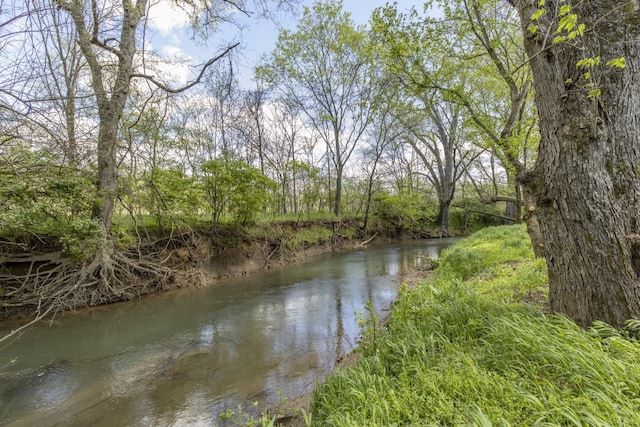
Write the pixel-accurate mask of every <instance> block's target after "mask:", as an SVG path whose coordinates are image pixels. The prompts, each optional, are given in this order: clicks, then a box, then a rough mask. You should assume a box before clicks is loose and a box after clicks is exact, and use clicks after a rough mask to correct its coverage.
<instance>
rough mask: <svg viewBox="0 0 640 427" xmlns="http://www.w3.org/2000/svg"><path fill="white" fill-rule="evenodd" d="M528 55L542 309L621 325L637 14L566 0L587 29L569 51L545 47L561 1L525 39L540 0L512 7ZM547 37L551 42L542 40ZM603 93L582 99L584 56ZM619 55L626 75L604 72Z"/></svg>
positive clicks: (635, 276) (634, 158)
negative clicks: (534, 109) (544, 278)
mask: <svg viewBox="0 0 640 427" xmlns="http://www.w3.org/2000/svg"><path fill="white" fill-rule="evenodd" d="M511 3H512V4H513V5H514V6H516V7H517V8H518V10H519V13H520V16H521V24H522V27H523V33H524V35H525V47H526V49H527V53H528V54H529V56H530V58H531V67H532V70H533V75H534V80H535V92H536V103H537V105H538V111H539V118H540V132H541V141H540V148H539V156H538V162H537V164H536V168H535V170H534V172H533V173H531V174H529V175H528V176H527V179H526V180H525V181H526V182H527V184H529V186H530V188H531V189H532V192H533V194H534V196H535V198H536V202H537V203H536V204H537V207H538V217H539V220H540V228H541V230H542V234H543V238H544V241H545V253H546V258H547V265H548V272H549V285H550V294H549V299H550V305H551V309H552V310H553V311H555V312H560V313H565V314H567V315H568V316H569V317H571V318H572V319H574V320H575V321H576V322H577V323H578V324H580V325H582V326H588V325H590V324H591V323H592V322H593V321H594V320H602V321H604V322H607V323H609V324H612V325H614V326H621V325H622V324H623V323H624V321H625V320H627V319H630V318H640V279H639V275H640V270H638V268H637V267H636V266H635V263H634V253H636V251H637V245H638V241H637V240H636V236H637V235H638V234H639V227H640V117H639V113H640V50H639V49H640V39H639V33H640V30H639V25H640V13H639V11H638V3H637V2H635V1H634V2H631V1H620V0H608V1H604V0H598V1H596V0H592V1H582V2H566V3H562V4H569V3H570V4H571V6H572V10H573V12H575V13H577V15H578V22H584V23H585V24H586V28H587V31H586V32H585V34H584V37H581V38H579V39H578V40H577V43H576V44H577V46H576V44H569V43H560V44H556V45H552V41H551V40H552V39H553V37H554V36H555V35H554V31H555V29H556V28H557V22H558V14H557V10H558V7H559V6H560V5H561V4H559V1H547V2H546V5H545V8H546V9H547V13H546V14H545V15H544V16H543V17H542V18H541V19H540V20H539V21H538V25H539V30H538V33H537V34H536V35H532V34H531V33H530V32H529V31H528V30H527V28H528V27H529V26H530V25H531V20H530V17H531V15H532V14H533V13H534V12H535V11H536V9H537V8H538V1H537V0H535V1H532V0H513V1H511ZM547 34H550V36H548V37H547V36H545V35H547ZM596 56H599V57H601V58H602V65H600V66H598V67H595V68H594V69H592V70H591V73H592V76H593V77H592V79H593V80H594V81H595V83H596V84H597V85H598V87H599V88H600V89H601V95H600V96H599V97H596V98H589V97H588V91H589V88H588V87H587V84H588V81H587V80H585V76H584V73H585V71H588V70H587V69H585V68H582V67H578V66H577V65H576V63H577V62H578V61H579V60H580V59H583V58H589V57H596ZM619 57H624V58H626V64H627V65H626V68H624V69H620V68H614V67H610V66H607V65H605V63H606V62H607V61H609V60H611V59H614V58H619Z"/></svg>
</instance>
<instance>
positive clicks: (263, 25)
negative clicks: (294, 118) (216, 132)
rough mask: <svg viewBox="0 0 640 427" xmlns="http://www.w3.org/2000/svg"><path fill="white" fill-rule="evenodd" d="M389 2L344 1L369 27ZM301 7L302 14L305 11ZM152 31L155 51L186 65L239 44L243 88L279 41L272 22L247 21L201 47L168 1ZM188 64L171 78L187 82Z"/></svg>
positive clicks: (155, 11)
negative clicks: (375, 13)
mask: <svg viewBox="0 0 640 427" xmlns="http://www.w3.org/2000/svg"><path fill="white" fill-rule="evenodd" d="M395 1H396V2H397V4H398V8H399V9H400V10H402V11H404V10H408V9H409V8H411V6H414V5H415V6H416V7H419V6H421V5H422V4H423V3H422V1H420V0H395ZM313 3H314V1H313V0H303V1H302V5H307V6H311V5H312V4H313ZM386 3H387V0H343V7H344V9H345V10H346V11H347V12H349V13H350V14H351V18H352V19H353V21H354V22H355V23H356V24H357V25H361V24H366V23H367V22H368V20H369V17H370V16H371V12H372V11H373V10H374V9H375V8H376V7H380V6H384V5H385V4H386ZM302 5H300V6H299V10H300V11H302ZM150 17H151V24H150V25H151V27H152V29H153V30H154V31H155V34H153V35H152V37H151V38H150V44H151V45H152V47H153V48H154V49H155V50H156V51H158V52H160V53H161V54H162V55H164V56H168V57H175V58H179V59H183V60H184V61H185V62H186V63H188V62H190V63H192V64H199V63H202V62H204V61H206V60H207V59H208V58H209V57H212V56H215V53H216V51H217V49H218V48H219V47H221V46H225V45H226V43H228V42H229V41H240V42H241V43H242V45H241V49H240V50H239V55H240V56H239V62H240V64H239V69H237V72H238V73H239V74H240V83H241V85H242V86H244V87H248V86H249V85H250V84H251V80H250V79H251V75H252V69H253V67H254V65H255V64H256V63H257V61H258V60H259V58H260V56H261V55H263V54H268V53H269V52H271V50H272V49H273V48H274V47H275V43H276V40H277V37H278V26H277V24H276V23H274V22H271V21H265V20H261V21H255V20H247V27H246V28H244V29H242V30H239V29H237V28H232V27H229V28H225V29H223V32H222V33H221V34H217V35H216V37H214V38H212V39H211V40H210V41H209V42H208V44H207V46H198V45H197V44H196V43H195V42H194V41H193V40H192V39H191V37H190V36H189V32H188V29H187V27H186V25H187V24H186V21H185V18H184V16H181V14H180V13H179V12H178V11H176V10H172V9H171V8H170V6H169V3H168V2H166V0H163V1H161V2H159V3H158V4H157V5H155V6H153V8H152V9H151V13H150ZM277 20H278V21H279V24H280V25H283V26H285V27H287V28H292V29H293V28H295V24H296V22H297V20H298V17H297V16H291V15H290V14H284V13H283V14H280V15H278V17H277ZM186 63H185V64H184V65H182V66H173V67H172V68H171V72H172V74H174V73H175V74H176V76H177V77H176V78H177V79H180V77H182V78H185V80H186V78H187V74H188V68H187V66H186Z"/></svg>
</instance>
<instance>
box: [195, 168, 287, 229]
mask: <svg viewBox="0 0 640 427" xmlns="http://www.w3.org/2000/svg"><path fill="white" fill-rule="evenodd" d="M202 172H203V175H204V177H203V187H204V192H205V198H206V201H207V203H209V206H210V208H211V214H212V219H213V222H214V223H217V222H220V220H221V219H222V218H223V216H224V215H225V214H227V213H228V214H230V215H231V216H232V217H233V218H234V220H235V221H236V222H238V223H242V224H246V223H247V222H250V221H252V220H254V219H255V217H256V215H257V214H258V213H260V212H261V211H262V210H263V209H265V207H266V205H267V203H268V202H269V201H270V199H271V192H272V191H275V189H276V185H275V183H274V182H273V181H271V180H270V179H269V178H267V177H266V176H265V175H264V174H263V173H262V172H260V170H259V169H256V168H254V167H251V166H250V165H248V164H247V163H245V162H243V161H241V160H232V159H229V158H227V157H222V158H218V159H214V160H210V161H208V162H206V163H203V164H202Z"/></svg>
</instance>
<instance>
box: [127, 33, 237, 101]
mask: <svg viewBox="0 0 640 427" xmlns="http://www.w3.org/2000/svg"><path fill="white" fill-rule="evenodd" d="M238 45H240V43H235V44H233V45H231V46H228V47H227V48H226V49H225V50H224V52H222V53H221V54H220V55H218V56H216V57H215V58H211V59H210V60H208V61H207V63H206V64H204V65H203V66H202V69H201V70H200V74H198V77H196V79H195V80H193V81H192V82H190V83H187V84H186V85H185V86H182V87H179V88H172V87H169V86H167V85H166V84H164V83H162V82H160V81H158V80H157V79H156V78H155V77H153V76H150V75H148V74H140V73H132V74H131V78H132V79H133V78H135V77H139V78H142V79H145V80H148V81H150V82H151V83H153V84H154V85H155V86H157V87H158V88H159V89H162V90H163V91H165V92H167V93H180V92H184V91H185V90H187V89H190V88H192V87H193V86H195V85H197V84H198V83H200V81H201V80H202V76H204V73H205V72H206V71H207V69H208V68H209V67H210V66H212V65H213V64H215V63H216V62H218V61H219V60H221V59H222V58H224V57H225V56H226V55H227V54H228V53H229V52H231V51H232V50H233V49H235V48H236V47H238Z"/></svg>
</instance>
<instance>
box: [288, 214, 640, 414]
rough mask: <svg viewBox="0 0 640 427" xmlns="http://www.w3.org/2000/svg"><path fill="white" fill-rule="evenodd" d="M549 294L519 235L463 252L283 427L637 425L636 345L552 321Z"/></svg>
mask: <svg viewBox="0 0 640 427" xmlns="http://www.w3.org/2000/svg"><path fill="white" fill-rule="evenodd" d="M546 283H547V278H546V267H545V263H544V260H540V259H535V258H534V257H533V253H532V250H531V247H530V243H529V240H528V237H527V235H526V232H525V230H524V228H523V227H517V226H514V227H498V228H491V229H486V230H483V231H481V232H479V233H477V234H475V235H473V236H472V237H470V238H468V239H465V240H463V241H461V242H460V243H458V244H456V245H455V246H454V247H452V248H451V249H449V250H448V251H446V252H445V254H444V256H443V257H442V258H441V260H440V262H439V267H438V269H437V270H436V272H435V274H434V275H433V276H432V277H431V278H429V279H428V280H427V281H425V282H423V283H422V284H421V285H420V286H418V287H417V288H416V289H415V290H409V289H403V290H401V295H400V297H399V301H398V302H397V303H396V304H394V306H393V310H392V313H391V321H390V322H389V323H388V324H387V325H386V327H385V328H384V329H383V330H382V331H377V334H376V336H375V339H373V337H372V336H371V334H370V333H369V334H368V338H367V339H365V340H364V342H363V344H362V346H361V347H360V351H359V353H360V354H361V356H360V357H359V358H358V359H357V360H356V361H355V363H354V364H353V365H352V366H348V367H343V368H338V369H337V370H335V371H334V372H332V373H331V374H330V375H328V376H327V378H326V380H325V381H324V382H323V383H322V384H319V385H317V386H316V388H315V390H314V392H313V395H312V396H311V398H310V399H309V406H308V408H305V411H306V414H308V415H306V420H305V418H300V416H299V417H298V418H297V419H296V420H295V421H291V422H290V423H289V424H286V425H295V426H301V425H306V424H307V422H308V421H309V420H310V419H312V421H313V423H312V425H335V426H361V425H369V426H388V425H487V426H488V425H534V424H540V425H542V424H544V425H568V424H572V425H640V411H638V406H637V402H638V401H639V400H640V386H639V384H640V363H639V362H640V344H639V343H638V341H637V340H636V339H635V338H633V337H634V336H635V334H634V333H633V331H631V330H628V331H625V330H623V331H616V330H614V329H612V328H610V327H608V326H607V325H604V324H596V325H595V326H594V328H593V329H592V330H590V331H585V330H583V329H581V328H579V327H577V326H576V325H575V324H574V323H573V322H571V321H570V320H568V319H566V318H564V317H561V316H555V315H551V314H549V313H548V308H547V305H546V295H547V292H548V290H547V284H546Z"/></svg>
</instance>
